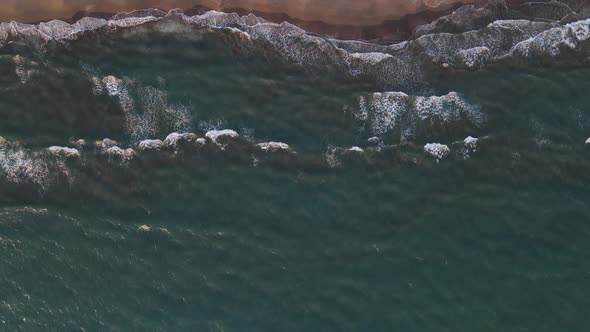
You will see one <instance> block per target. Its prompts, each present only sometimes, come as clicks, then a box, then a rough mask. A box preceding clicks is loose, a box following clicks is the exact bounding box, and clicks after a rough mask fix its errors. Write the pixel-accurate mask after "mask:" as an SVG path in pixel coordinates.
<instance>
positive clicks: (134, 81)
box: [0, 32, 590, 331]
mask: <svg viewBox="0 0 590 332" xmlns="http://www.w3.org/2000/svg"><path fill="white" fill-rule="evenodd" d="M236 53H239V52H236V51H235V50H233V49H231V48H228V47H227V45H226V44H224V43H223V42H220V41H219V39H217V37H216V35H210V34H203V35H197V36H195V35H194V34H189V35H183V34H175V35H174V36H171V35H170V34H162V35H160V34H156V33H153V32H145V33H143V32H139V33H129V34H127V33H122V34H116V35H111V36H109V37H108V38H105V37H104V36H101V35H97V36H94V37H92V38H87V39H83V40H78V41H71V42H66V43H64V44H60V43H56V44H55V45H50V47H48V49H47V50H44V51H43V52H39V51H38V50H34V49H31V48H29V47H28V46H26V45H19V44H12V45H9V46H7V47H5V48H3V49H2V57H1V58H0V71H1V73H2V75H0V119H2V120H1V121H0V135H2V137H4V138H6V139H8V140H9V141H11V142H16V141H18V142H20V146H19V147H18V149H25V150H26V151H40V150H42V149H44V148H46V147H48V146H51V145H61V146H69V145H71V143H70V140H71V139H78V138H84V139H85V140H87V141H88V142H92V141H94V140H101V139H103V138H106V137H109V138H111V139H115V140H117V141H119V142H120V145H121V146H122V147H127V146H134V145H133V144H134V143H137V141H139V140H142V139H148V138H160V139H163V138H164V137H166V135H167V134H168V133H170V132H173V131H192V132H196V133H197V134H198V135H199V137H203V135H204V134H205V132H207V131H208V130H210V129H224V128H233V129H235V130H236V131H238V132H239V133H240V134H241V136H242V137H245V140H246V141H247V142H267V141H279V142H285V143H288V144H289V145H290V146H291V147H292V148H293V149H294V150H295V151H297V156H296V157H292V156H291V157H289V158H286V159H280V158H279V160H266V159H264V158H258V157H257V156H255V155H250V153H249V152H247V153H244V152H243V151H241V150H239V151H238V150H233V149H232V148H228V149H226V150H223V151H207V152H203V153H195V152H187V153H184V154H180V155H176V154H175V155H173V156H172V154H169V155H166V156H165V157H162V156H160V155H159V154H158V153H156V154H155V155H147V156H145V155H142V156H141V157H138V158H137V159H138V160H134V161H132V162H130V163H124V162H121V163H119V161H118V160H105V158H102V157H101V155H100V154H99V153H97V152H96V151H95V149H94V148H92V147H89V148H86V149H85V150H84V153H83V155H82V157H81V158H80V160H78V161H75V162H72V161H66V162H64V164H60V166H59V167H60V168H58V169H59V170H61V171H64V170H67V172H65V171H64V173H63V174H58V175H56V174H53V173H51V172H50V173H48V174H45V173H42V174H45V175H44V176H46V177H47V178H48V179H49V180H48V182H47V188H39V187H38V186H37V185H35V184H36V183H29V182H27V179H29V178H27V177H26V176H25V175H27V174H24V175H23V174H16V175H15V178H16V179H23V180H22V183H18V185H15V184H14V183H10V181H4V182H0V185H3V186H4V188H2V189H0V202H1V204H2V207H1V208H0V248H1V250H2V251H1V252H2V258H3V259H2V261H3V264H2V265H0V275H1V278H2V282H1V283H0V295H1V296H0V323H1V324H2V325H3V326H2V328H0V329H6V330H10V331H12V330H21V331H30V330H79V329H84V330H87V331H89V330H104V331H111V330H114V331H127V330H148V331H171V330H197V331H201V330H204V331H302V330H321V331H324V330H325V331H343V330H344V331H358V330H371V331H390V330H391V329H399V330H406V331H430V330H436V331H474V330H477V331H499V330H506V331H556V330H566V331H581V330H585V327H587V326H589V324H590V319H589V318H588V315H587V314H586V308H587V307H588V306H589V305H590V301H589V300H588V298H587V296H585V289H586V288H587V285H588V278H589V275H588V271H590V266H589V265H588V264H589V263H588V259H587V258H588V257H587V256H588V254H587V253H588V252H589V250H590V244H589V242H588V241H587V238H588V236H589V235H590V225H589V224H588V223H587V221H588V220H590V206H588V205H589V203H588V197H590V196H589V194H590V192H589V190H588V186H587V183H588V181H589V180H590V179H589V176H588V171H587V170H588V169H589V166H590V159H589V153H590V152H589V150H588V147H587V146H585V145H584V141H585V140H586V139H587V137H588V136H589V135H590V109H589V108H588V105H590V96H589V95H588V94H587V91H589V89H590V83H589V81H588V79H587V77H588V74H589V71H590V67H588V65H580V64H577V65H568V64H559V65H558V64H548V65H544V66H531V67H527V68H523V69H519V70H515V69H514V68H510V69H506V68H493V67H492V68H488V69H486V70H482V71H478V72H463V73H458V74H456V75H453V76H451V77H441V78H440V79H438V80H436V81H434V82H432V83H431V84H428V85H427V86H422V87H415V88H412V89H408V90H406V91H403V92H404V93H406V94H407V95H410V96H425V97H431V96H444V95H446V94H448V93H450V92H456V93H457V94H458V95H459V96H460V98H461V101H462V102H463V101H464V102H465V103H466V104H468V105H470V107H471V106H473V108H469V110H472V109H477V112H481V114H482V116H483V118H485V121H484V122H482V123H481V125H479V126H475V125H471V126H459V129H456V130H455V129H450V128H452V127H453V126H452V123H448V125H449V126H443V128H442V129H440V128H438V127H437V126H434V127H433V128H435V129H437V130H433V131H432V130H426V131H420V128H422V127H420V126H426V125H427V124H425V123H423V122H418V124H417V125H416V124H415V123H413V122H411V121H410V122H411V123H410V124H409V125H408V127H407V128H410V129H412V130H414V129H416V130H415V131H414V132H413V134H412V135H409V136H407V137H406V136H404V137H405V138H404V140H405V141H404V142H403V143H404V144H401V145H399V146H398V145H397V144H398V143H400V141H402V139H401V138H400V133H399V131H400V130H401V129H399V128H397V127H395V128H393V129H391V130H390V131H385V132H384V133H382V135H381V137H380V139H381V141H382V142H383V145H384V146H383V147H382V148H381V149H379V147H374V146H373V144H372V143H369V142H368V141H367V139H368V138H370V137H371V136H373V135H374V133H373V132H371V130H370V126H368V125H367V124H366V123H363V121H362V120H359V117H358V116H355V114H356V113H357V112H358V111H359V100H360V99H359V98H360V97H362V96H370V95H372V94H373V93H374V92H382V89H380V88H379V86H377V85H376V84H372V83H371V82H359V81H353V80H350V79H349V78H345V77H342V76H340V75H338V74H336V73H332V72H330V71H327V72H326V71H316V70H315V69H313V68H311V69H310V68H305V67H303V66H298V65H289V64H285V63H281V62H276V61H271V60H269V59H264V58H260V57H253V56H244V55H242V54H236ZM16 55H19V56H20V57H22V58H19V57H15V56H16ZM111 75H112V76H113V79H112V80H110V81H109V80H108V79H107V80H104V79H103V78H105V77H109V76H111ZM97 80H98V83H96V81H97ZM117 80H119V81H117ZM105 81H108V82H118V83H116V85H112V84H111V85H110V86H109V85H108V84H105V83H104V82H105ZM109 89H111V90H109ZM427 109H428V110H431V109H434V110H436V108H435V107H432V108H427ZM163 110H164V111H163ZM478 114H479V113H478ZM372 116H373V115H370V116H369V117H372ZM375 118H377V117H375ZM371 119H373V118H371ZM370 121H376V120H370ZM414 125H416V126H417V127H413V126H414ZM368 128H369V129H368ZM407 128H405V129H407ZM427 128H430V127H427ZM438 129H440V130H438ZM468 135H471V136H474V137H478V138H479V142H478V146H477V149H475V150H476V151H472V150H468V151H464V146H463V139H464V138H465V137H466V136H468ZM434 142H437V143H443V144H448V145H449V146H450V147H451V150H452V154H451V156H449V157H447V158H443V159H442V160H440V161H438V160H436V159H435V158H433V157H432V156H428V155H426V154H425V153H424V152H423V151H422V150H421V147H422V146H423V145H424V144H426V143H434ZM390 145H394V146H395V148H391V147H388V146H390ZM352 146H360V147H362V148H364V149H366V155H367V157H366V158H365V157H362V158H356V157H354V156H353V157H350V156H348V157H346V156H339V155H335V156H334V158H336V162H334V163H330V162H326V161H325V160H326V156H328V157H329V156H330V153H329V151H331V147H338V148H345V149H346V148H349V147H352ZM372 146H373V148H371V147H372ZM363 156H364V155H363ZM4 158H5V159H7V157H6V156H5V157H4ZM291 158H293V159H291ZM271 159H272V158H271ZM328 159H329V158H328ZM7 160H9V161H10V160H11V159H7ZM63 165H65V166H63ZM62 167H63V168H62ZM8 169H9V168H1V167H0V170H2V172H4V173H6V172H7V170H8ZM12 169H14V168H12ZM4 173H3V175H6V174H4ZM7 174H8V173H7ZM9 175H10V174H8V176H9ZM40 183H44V184H45V183H46V182H40Z"/></svg>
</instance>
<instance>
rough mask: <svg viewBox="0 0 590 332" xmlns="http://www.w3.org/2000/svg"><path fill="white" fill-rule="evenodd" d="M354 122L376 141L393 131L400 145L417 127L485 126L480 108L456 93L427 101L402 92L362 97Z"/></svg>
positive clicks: (410, 136)
mask: <svg viewBox="0 0 590 332" xmlns="http://www.w3.org/2000/svg"><path fill="white" fill-rule="evenodd" d="M356 119H357V120H359V121H363V122H364V123H365V126H366V127H367V129H368V131H369V134H371V135H374V136H377V137H381V136H383V135H384V134H386V133H388V132H390V131H392V130H396V131H398V132H399V134H400V141H402V142H405V141H408V140H411V139H412V138H413V136H414V135H415V128H416V127H417V126H422V127H424V126H447V127H449V128H452V127H458V126H460V125H461V124H462V122H463V121H467V122H468V123H469V124H470V125H472V126H474V127H477V128H479V127H481V126H483V124H484V123H485V116H484V114H483V113H482V112H481V110H480V109H479V107H478V106H477V105H474V104H472V103H469V102H468V101H467V100H466V99H465V98H463V97H462V96H461V95H459V94H458V93H456V92H450V93H448V94H446V95H443V96H428V97H424V96H409V95H407V94H405V93H402V92H383V93H373V94H371V95H368V96H361V97H360V98H359V102H358V112H357V115H356Z"/></svg>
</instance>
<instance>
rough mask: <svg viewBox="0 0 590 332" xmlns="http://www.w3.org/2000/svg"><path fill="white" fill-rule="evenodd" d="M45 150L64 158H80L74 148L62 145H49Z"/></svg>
mask: <svg viewBox="0 0 590 332" xmlns="http://www.w3.org/2000/svg"><path fill="white" fill-rule="evenodd" d="M47 150H48V151H49V152H50V153H51V154H53V155H54V156H58V157H66V158H80V151H78V149H74V148H68V147H62V146H51V147H49V148H47Z"/></svg>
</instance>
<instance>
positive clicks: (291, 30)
mask: <svg viewBox="0 0 590 332" xmlns="http://www.w3.org/2000/svg"><path fill="white" fill-rule="evenodd" d="M140 26H142V27H146V28H150V29H154V30H155V31H159V32H163V33H175V32H188V33H196V32H197V31H200V32H202V33H207V32H209V31H212V32H214V33H222V34H227V35H228V36H231V37H232V38H224V41H225V42H227V43H231V44H232V45H231V46H239V47H237V49H239V50H241V52H244V53H255V54H262V55H263V56H270V57H277V58H279V59H281V60H287V61H289V62H294V63H301V64H304V65H310V66H330V67H334V68H337V69H340V70H341V71H342V72H343V73H347V74H348V75H350V76H351V77H355V78H362V79H369V80H372V81H374V82H376V83H378V84H381V85H383V86H387V87H394V86H398V87H399V86H403V85H407V84H423V83H424V82H425V81H426V82H427V81H428V79H429V78H430V77H431V76H430V75H432V74H433V72H435V73H436V72H437V71H445V70H449V69H471V70H475V69H478V68H480V67H482V66H485V65H487V64H490V63H495V62H498V61H501V60H502V61H505V60H507V59H528V60H529V61H530V60H533V59H535V58H537V57H546V56H551V57H571V58H580V59H584V58H586V57H588V56H590V47H589V46H590V38H588V31H589V29H590V20H582V21H578V22H575V23H570V24H567V25H561V24H559V23H557V22H537V21H527V20H503V21H496V22H493V23H491V24H489V25H488V26H486V27H484V28H482V29H479V30H474V31H468V32H463V33H458V34H449V33H437V34H429V35H424V36H421V37H419V38H417V39H415V40H409V41H406V42H402V43H397V44H392V45H388V46H384V45H377V44H370V43H362V42H355V41H342V40H334V39H330V38H324V37H320V36H316V35H311V34H308V33H306V31H304V30H302V29H300V28H298V27H296V26H294V25H292V24H289V23H286V22H283V23H281V24H276V23H270V22H267V21H264V20H262V19H260V18H258V17H256V16H254V15H252V14H250V15H246V16H242V17H240V16H239V15H237V14H235V13H232V14H228V13H220V12H216V11H210V12H207V13H205V14H203V15H195V16H187V15H185V14H184V13H183V12H182V11H181V10H178V9H177V10H172V11H170V12H168V13H165V12H162V11H159V10H145V11H137V12H132V13H125V14H119V15H116V16H115V17H113V18H112V19H110V20H104V19H99V18H83V19H81V20H80V21H78V22H76V23H74V24H68V23H65V22H62V21H57V20H54V21H51V22H48V23H41V24H38V25H29V24H21V23H16V22H10V23H0V45H2V44H4V45H5V44H7V43H10V42H13V41H20V40H27V41H30V42H33V43H36V44H37V46H42V45H44V44H46V43H48V42H50V41H69V40H76V39H80V38H84V37H85V36H91V35H92V34H93V33H94V32H96V33H111V32H116V31H122V30H125V29H130V28H133V27H140ZM564 45H565V47H567V48H568V49H569V50H572V51H573V52H561V51H558V50H560V49H562V46H564ZM556 50H557V51H556Z"/></svg>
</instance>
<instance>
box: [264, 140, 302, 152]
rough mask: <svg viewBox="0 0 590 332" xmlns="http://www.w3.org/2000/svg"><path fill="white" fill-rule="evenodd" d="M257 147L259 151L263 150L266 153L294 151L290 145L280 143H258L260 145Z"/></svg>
mask: <svg viewBox="0 0 590 332" xmlns="http://www.w3.org/2000/svg"><path fill="white" fill-rule="evenodd" d="M256 147H257V148H258V149H259V150H262V151H265V152H278V151H283V152H293V150H292V149H291V147H290V146H289V145H288V144H285V143H280V142H266V143H258V144H256Z"/></svg>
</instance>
